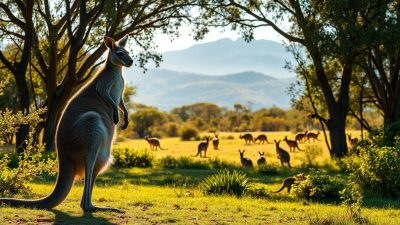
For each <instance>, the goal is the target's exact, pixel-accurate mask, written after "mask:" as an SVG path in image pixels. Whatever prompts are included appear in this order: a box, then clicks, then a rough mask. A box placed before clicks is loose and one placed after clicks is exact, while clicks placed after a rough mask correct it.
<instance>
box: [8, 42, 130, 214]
mask: <svg viewBox="0 0 400 225" xmlns="http://www.w3.org/2000/svg"><path fill="white" fill-rule="evenodd" d="M127 39H128V37H127V36H125V37H124V38H122V39H121V40H120V41H119V42H118V43H115V42H114V40H113V39H112V38H109V37H104V44H105V45H106V46H107V48H108V49H109V52H108V57H107V60H106V62H105V65H104V67H103V68H102V69H100V70H99V71H98V72H97V74H96V75H94V77H93V79H92V80H90V81H89V82H88V83H87V84H86V85H85V86H84V87H82V88H81V89H80V91H78V92H77V93H76V94H75V95H74V96H73V97H72V98H71V100H70V101H69V103H68V104H67V106H66V108H65V110H64V112H63V114H62V116H61V119H60V121H59V123H58V127H57V132H56V146H57V155H58V161H59V173H58V178H57V181H56V184H55V187H54V190H53V192H52V193H51V194H50V195H48V196H47V197H44V198H42V199H38V200H25V199H10V198H7V199H5V198H3V199H0V204H2V203H4V204H7V205H10V206H13V207H20V206H22V207H29V208H37V209H51V208H54V207H55V206H57V205H59V204H60V203H61V202H62V201H63V200H64V199H65V198H66V197H67V195H68V193H69V192H70V190H71V188H72V186H73V184H74V181H75V179H78V178H81V177H83V176H84V178H85V183H84V191H83V197H82V201H81V208H82V209H83V210H84V211H102V210H112V211H118V212H120V211H119V210H117V209H113V208H110V207H102V208H100V207H96V206H94V205H93V204H92V189H93V186H94V182H95V180H96V177H97V175H98V174H99V173H100V172H101V171H104V170H105V169H107V167H108V165H109V164H110V154H111V145H112V140H113V136H114V133H115V125H116V124H118V120H119V115H118V110H119V109H121V110H122V111H123V113H124V117H123V118H124V124H123V125H121V128H122V129H125V128H126V127H127V126H128V112H127V109H126V107H125V103H124V101H123V98H122V94H123V90H124V79H123V77H122V67H123V66H126V67H130V66H131V65H132V64H133V60H132V58H131V57H130V56H129V53H128V52H127V51H126V50H125V49H124V47H125V44H126V42H127Z"/></svg>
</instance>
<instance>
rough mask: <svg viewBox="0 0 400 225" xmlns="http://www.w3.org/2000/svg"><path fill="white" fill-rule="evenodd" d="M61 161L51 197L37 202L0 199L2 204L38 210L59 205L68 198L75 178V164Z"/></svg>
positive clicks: (64, 158) (63, 159)
mask: <svg viewBox="0 0 400 225" xmlns="http://www.w3.org/2000/svg"><path fill="white" fill-rule="evenodd" d="M59 161H60V162H59V163H60V164H59V174H58V177H57V182H56V185H55V187H54V190H53V192H52V193H51V194H50V195H48V196H47V197H44V198H41V199H37V200H28V199H14V198H0V204H6V205H9V206H11V207H27V208H37V209H51V208H54V207H55V206H57V205H59V204H60V203H61V202H62V201H63V200H64V199H65V198H66V197H67V195H68V193H69V191H70V190H71V187H72V185H73V184H74V178H75V168H74V164H73V163H72V162H71V161H70V160H69V159H68V158H66V157H61V158H59Z"/></svg>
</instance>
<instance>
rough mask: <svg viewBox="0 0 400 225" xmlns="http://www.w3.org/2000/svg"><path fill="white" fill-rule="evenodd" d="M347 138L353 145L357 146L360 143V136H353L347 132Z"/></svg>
mask: <svg viewBox="0 0 400 225" xmlns="http://www.w3.org/2000/svg"><path fill="white" fill-rule="evenodd" d="M347 139H348V140H349V142H350V145H351V146H355V145H356V144H357V143H358V138H356V137H354V138H353V137H351V134H347Z"/></svg>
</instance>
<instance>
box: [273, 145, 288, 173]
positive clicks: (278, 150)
mask: <svg viewBox="0 0 400 225" xmlns="http://www.w3.org/2000/svg"><path fill="white" fill-rule="evenodd" d="M274 142H275V147H276V154H277V155H278V159H279V160H280V161H281V166H283V163H287V164H288V166H289V168H292V166H291V165H290V155H289V153H288V152H287V151H285V150H284V149H283V148H281V147H279V143H280V142H281V141H276V140H274Z"/></svg>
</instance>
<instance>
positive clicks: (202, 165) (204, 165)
mask: <svg viewBox="0 0 400 225" xmlns="http://www.w3.org/2000/svg"><path fill="white" fill-rule="evenodd" d="M157 165H158V166H160V167H162V168H168V169H175V168H180V169H200V170H209V169H222V168H232V167H234V166H233V165H231V164H229V163H227V162H225V161H222V160H221V159H219V158H209V159H208V160H207V161H205V160H198V159H194V158H193V157H187V156H179V157H173V156H165V157H162V158H161V159H159V160H158V161H157Z"/></svg>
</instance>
